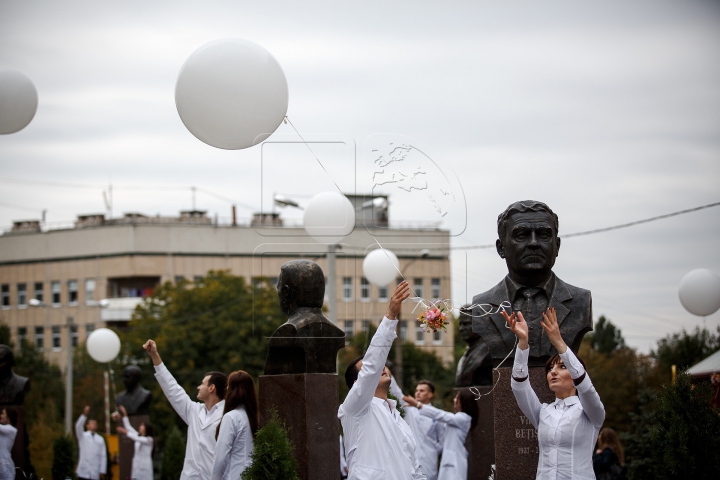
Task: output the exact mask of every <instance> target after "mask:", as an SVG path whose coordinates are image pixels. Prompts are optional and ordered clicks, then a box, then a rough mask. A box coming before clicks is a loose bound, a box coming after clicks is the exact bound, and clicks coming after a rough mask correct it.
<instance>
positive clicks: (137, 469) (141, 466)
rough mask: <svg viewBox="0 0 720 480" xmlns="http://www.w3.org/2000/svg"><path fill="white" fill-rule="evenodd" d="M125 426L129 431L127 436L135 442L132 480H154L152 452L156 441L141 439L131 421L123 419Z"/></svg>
mask: <svg viewBox="0 0 720 480" xmlns="http://www.w3.org/2000/svg"><path fill="white" fill-rule="evenodd" d="M122 421H123V426H124V427H125V428H126V429H127V436H128V438H129V439H130V440H132V441H133V442H135V451H134V452H133V461H132V470H131V472H130V477H131V478H132V480H153V463H152V451H153V443H154V439H153V438H152V437H141V436H140V434H139V433H138V432H137V430H135V429H134V428H133V426H132V425H130V419H129V418H128V417H123V419H122Z"/></svg>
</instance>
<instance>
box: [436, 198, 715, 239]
mask: <svg viewBox="0 0 720 480" xmlns="http://www.w3.org/2000/svg"><path fill="white" fill-rule="evenodd" d="M718 205H720V202H715V203H709V204H707V205H702V206H699V207H695V208H688V209H687V210H680V211H678V212H673V213H667V214H665V215H658V216H657V217H650V218H645V219H643V220H636V221H634V222H630V223H621V224H620V225H613V226H610V227H604V228H596V229H594V230H586V231H584V232H576V233H568V234H566V235H560V238H571V237H580V236H582V235H592V234H594V233H602V232H609V231H611V230H618V229H621V228H628V227H633V226H635V225H641V224H643V223H650V222H655V221H657V220H663V219H665V218H670V217H676V216H678V215H684V214H686V213H691V212H697V211H698V210H704V209H706V208H711V207H717V206H718ZM481 248H495V244H494V243H490V244H487V245H469V246H457V247H450V250H479V249H481Z"/></svg>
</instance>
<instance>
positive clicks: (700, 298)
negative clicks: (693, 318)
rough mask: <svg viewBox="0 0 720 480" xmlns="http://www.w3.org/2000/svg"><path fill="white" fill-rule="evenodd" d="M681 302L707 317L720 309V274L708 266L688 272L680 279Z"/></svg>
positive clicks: (695, 312)
mask: <svg viewBox="0 0 720 480" xmlns="http://www.w3.org/2000/svg"><path fill="white" fill-rule="evenodd" d="M679 294H680V303H682V305H683V307H685V310H687V311H688V312H690V313H692V314H693V315H698V316H701V317H705V316H707V315H712V314H713V313H715V312H717V311H718V309H720V276H718V275H717V274H716V273H715V272H712V271H710V270H708V269H707V268H698V269H696V270H693V271H691V272H688V273H687V274H686V275H685V276H684V277H683V278H682V280H680V288H679Z"/></svg>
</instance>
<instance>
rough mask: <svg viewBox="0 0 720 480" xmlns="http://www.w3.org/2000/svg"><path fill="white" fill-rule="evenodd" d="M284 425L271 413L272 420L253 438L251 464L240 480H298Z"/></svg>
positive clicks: (275, 412)
mask: <svg viewBox="0 0 720 480" xmlns="http://www.w3.org/2000/svg"><path fill="white" fill-rule="evenodd" d="M292 450H293V448H292V445H291V444H290V440H289V439H288V436H287V432H286V431H285V425H284V424H283V422H282V421H281V420H280V418H279V417H278V414H277V411H275V410H273V411H272V418H271V419H270V421H269V422H268V423H267V424H266V425H265V426H264V427H263V428H261V429H260V430H258V432H257V435H256V436H255V443H254V450H253V453H252V455H251V458H252V463H251V464H250V466H249V467H248V468H247V469H245V471H244V472H243V473H242V476H241V477H240V478H242V480H298V478H299V477H298V476H297V463H296V462H295V457H293V454H292Z"/></svg>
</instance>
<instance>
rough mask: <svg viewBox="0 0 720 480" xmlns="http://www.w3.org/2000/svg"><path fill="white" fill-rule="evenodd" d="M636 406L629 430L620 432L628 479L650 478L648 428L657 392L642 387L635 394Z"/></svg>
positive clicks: (652, 420)
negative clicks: (636, 394)
mask: <svg viewBox="0 0 720 480" xmlns="http://www.w3.org/2000/svg"><path fill="white" fill-rule="evenodd" d="M637 404H638V407H637V409H636V411H635V412H631V413H630V428H629V431H625V432H621V433H620V439H621V441H622V443H623V448H624V450H625V464H626V465H627V468H628V480H650V479H653V478H655V477H654V475H653V468H654V464H655V463H654V460H653V451H652V450H653V447H652V443H651V441H650V430H651V428H652V426H653V424H654V422H655V410H656V409H657V392H656V391H655V390H652V389H649V388H647V389H643V390H641V391H640V392H639V393H638V396H637Z"/></svg>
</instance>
